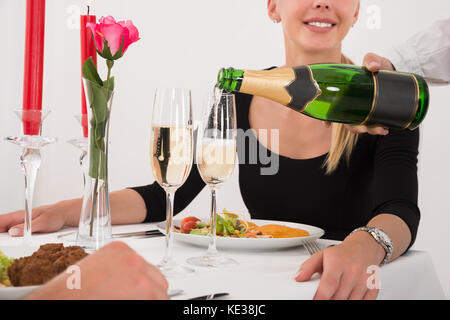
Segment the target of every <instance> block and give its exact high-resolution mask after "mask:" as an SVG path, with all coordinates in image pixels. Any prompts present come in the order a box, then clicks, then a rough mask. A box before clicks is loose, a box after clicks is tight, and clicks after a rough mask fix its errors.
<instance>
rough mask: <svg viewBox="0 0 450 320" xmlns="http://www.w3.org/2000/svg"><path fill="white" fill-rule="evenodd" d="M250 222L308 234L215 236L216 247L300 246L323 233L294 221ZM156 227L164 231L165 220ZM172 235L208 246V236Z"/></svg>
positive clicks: (175, 223) (269, 247)
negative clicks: (287, 235)
mask: <svg viewBox="0 0 450 320" xmlns="http://www.w3.org/2000/svg"><path fill="white" fill-rule="evenodd" d="M251 222H253V223H255V224H256V225H258V226H262V225H265V224H280V225H284V226H287V227H291V228H298V229H303V230H306V231H308V233H309V234H310V235H309V236H306V237H294V238H231V237H217V240H216V245H217V248H221V249H265V250H272V249H280V248H288V247H295V246H301V245H303V243H304V242H305V241H311V240H316V239H318V238H320V237H321V236H323V234H324V233H325V231H324V230H322V229H320V228H317V227H314V226H310V225H307V224H301V223H294V222H284V221H274V220H258V219H253V220H251ZM173 224H174V226H177V227H179V226H180V224H181V220H174V221H173ZM156 226H157V228H158V229H159V230H160V231H161V232H163V233H165V231H166V230H165V229H166V222H165V221H163V222H160V223H158V224H157V225H156ZM172 237H173V238H174V239H175V240H177V241H182V242H186V243H190V244H193V245H198V246H202V247H207V246H208V243H209V242H208V239H209V237H208V236H201V235H196V234H188V233H178V232H173V233H172Z"/></svg>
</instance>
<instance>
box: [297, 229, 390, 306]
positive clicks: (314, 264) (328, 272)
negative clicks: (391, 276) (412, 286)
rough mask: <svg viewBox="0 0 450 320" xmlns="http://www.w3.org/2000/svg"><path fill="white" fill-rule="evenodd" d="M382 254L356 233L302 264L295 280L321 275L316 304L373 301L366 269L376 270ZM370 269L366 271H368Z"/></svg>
mask: <svg viewBox="0 0 450 320" xmlns="http://www.w3.org/2000/svg"><path fill="white" fill-rule="evenodd" d="M384 256H385V251H384V249H383V248H382V247H381V245H379V244H378V243H377V242H375V241H374V240H373V238H372V236H371V235H370V234H369V233H367V232H365V231H359V232H355V233H353V234H351V235H349V236H348V237H347V238H346V239H345V240H344V241H343V242H342V243H341V244H339V245H336V246H333V247H329V248H326V249H323V250H321V251H319V252H317V253H316V254H314V255H313V256H311V257H310V258H309V259H308V260H306V261H305V262H303V263H302V265H301V266H300V270H299V272H298V273H297V275H296V276H295V280H296V281H298V282H303V281H308V280H309V279H311V277H312V276H313V274H315V273H321V274H322V276H321V279H320V283H319V287H318V288H317V291H316V294H315V296H314V299H316V300H374V299H376V297H377V296H378V291H379V290H378V289H377V288H373V289H369V286H368V284H367V282H368V278H369V277H370V276H371V275H372V273H368V267H369V266H378V265H379V264H380V263H381V261H383V259H384ZM370 270H371V269H369V271H370Z"/></svg>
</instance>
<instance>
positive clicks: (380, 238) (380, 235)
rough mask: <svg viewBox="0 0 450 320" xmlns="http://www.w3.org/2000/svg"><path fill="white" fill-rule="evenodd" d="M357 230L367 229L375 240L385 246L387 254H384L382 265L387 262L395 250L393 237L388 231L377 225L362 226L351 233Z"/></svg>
mask: <svg viewBox="0 0 450 320" xmlns="http://www.w3.org/2000/svg"><path fill="white" fill-rule="evenodd" d="M356 231H367V232H368V233H369V234H370V235H371V236H372V237H373V238H374V239H375V241H376V242H378V243H379V244H380V245H381V246H382V247H383V249H384V251H385V252H386V255H385V256H384V259H383V261H382V262H381V265H383V264H386V263H387V262H388V261H389V259H390V258H391V256H392V252H394V245H393V244H392V240H391V238H389V236H388V235H387V234H386V232H384V231H383V230H381V229H380V228H376V227H360V228H357V229H355V230H353V231H352V232H351V233H350V234H352V233H353V232H356Z"/></svg>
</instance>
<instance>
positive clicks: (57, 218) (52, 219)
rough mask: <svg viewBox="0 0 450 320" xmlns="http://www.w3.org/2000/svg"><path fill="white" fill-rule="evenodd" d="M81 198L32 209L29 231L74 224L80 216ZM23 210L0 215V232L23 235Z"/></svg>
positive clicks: (51, 229) (42, 230) (16, 235)
mask: <svg viewBox="0 0 450 320" xmlns="http://www.w3.org/2000/svg"><path fill="white" fill-rule="evenodd" d="M80 209H81V200H79V199H76V200H67V201H62V202H59V203H56V204H52V205H48V206H42V207H38V208H35V209H33V213H32V222H31V232H54V231H58V230H60V229H61V228H62V227H64V226H65V225H70V226H76V225H77V220H78V219H79V218H78V217H79V216H80ZM24 216H25V211H24V210H19V211H14V212H11V213H7V214H1V215H0V232H9V234H10V235H11V236H13V237H19V236H23V229H24V224H23V223H24Z"/></svg>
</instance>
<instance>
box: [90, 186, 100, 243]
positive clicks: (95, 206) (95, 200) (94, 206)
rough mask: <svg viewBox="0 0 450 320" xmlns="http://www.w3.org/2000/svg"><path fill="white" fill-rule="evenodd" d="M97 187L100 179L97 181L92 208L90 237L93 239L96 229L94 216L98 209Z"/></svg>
mask: <svg viewBox="0 0 450 320" xmlns="http://www.w3.org/2000/svg"><path fill="white" fill-rule="evenodd" d="M97 186H98V179H95V184H94V196H93V197H92V208H91V222H90V230H89V236H90V237H92V234H93V229H94V216H95V212H96V208H97V194H98V193H97Z"/></svg>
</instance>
